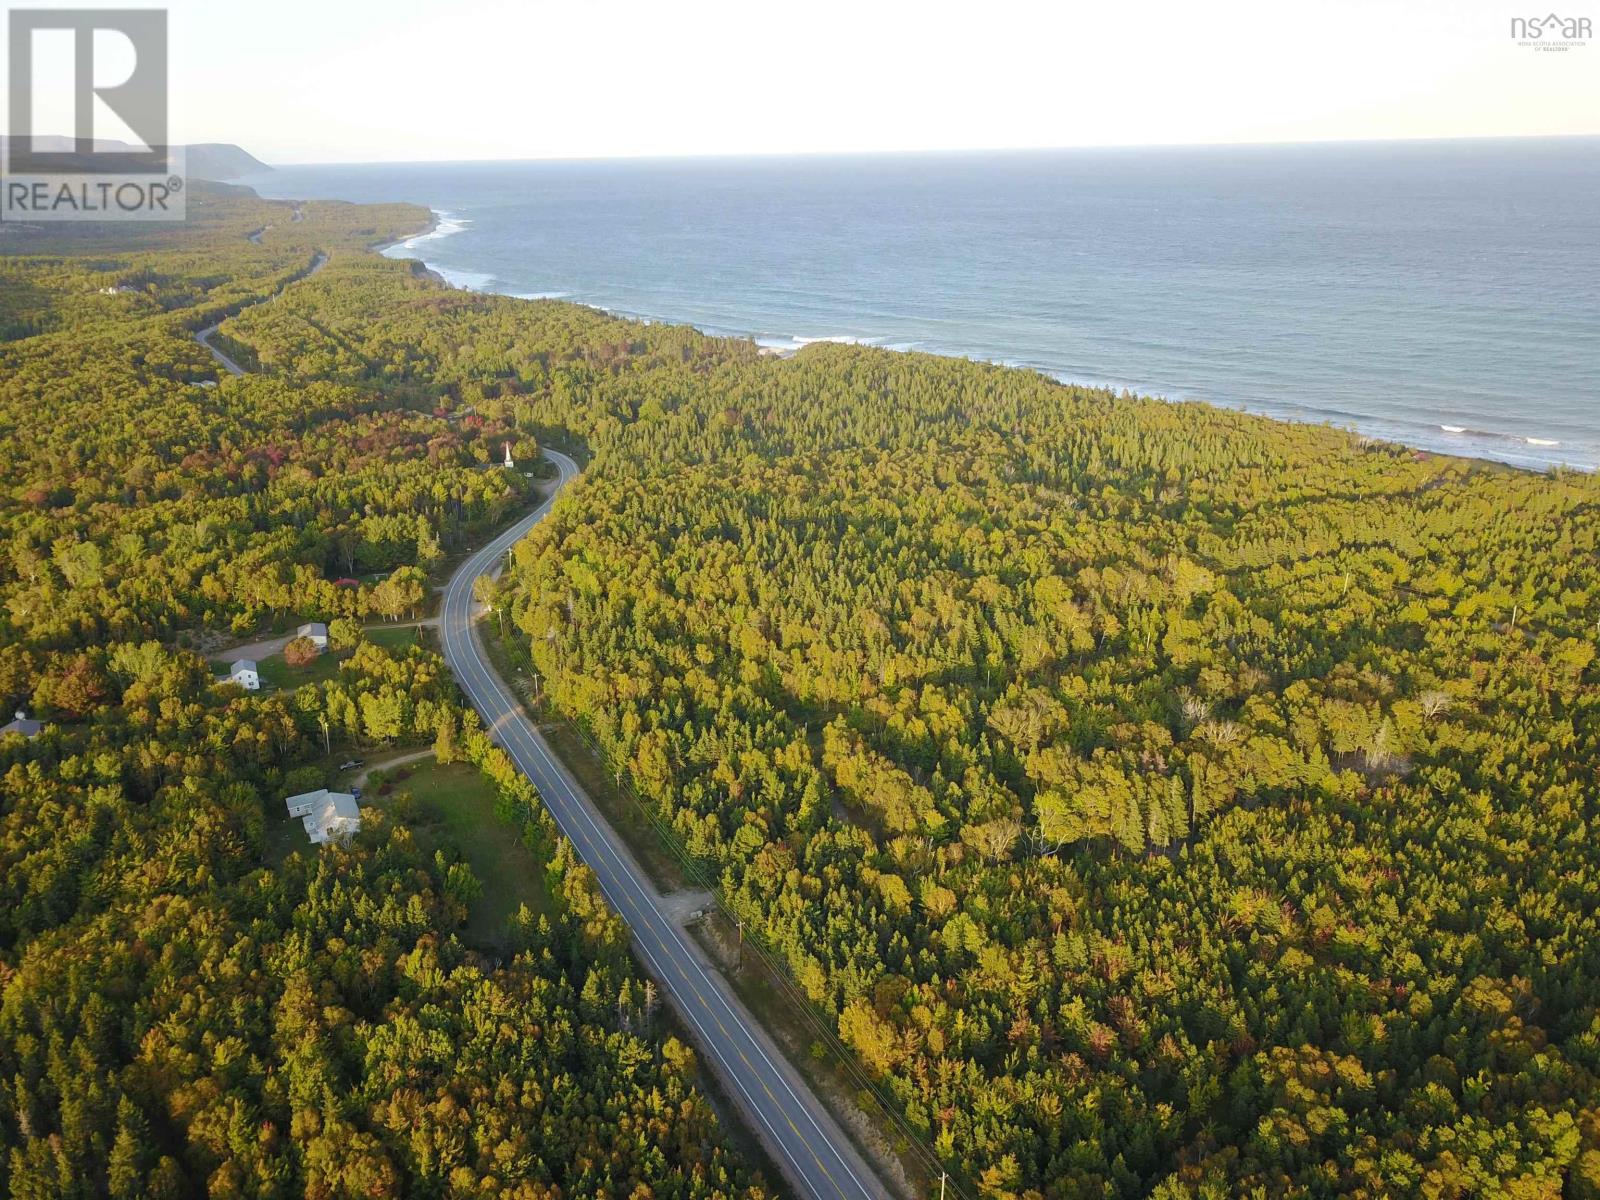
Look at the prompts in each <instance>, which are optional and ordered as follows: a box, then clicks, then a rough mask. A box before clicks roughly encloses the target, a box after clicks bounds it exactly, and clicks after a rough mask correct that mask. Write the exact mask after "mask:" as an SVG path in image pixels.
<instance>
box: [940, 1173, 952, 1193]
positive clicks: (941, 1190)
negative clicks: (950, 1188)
mask: <svg viewBox="0 0 1600 1200" xmlns="http://www.w3.org/2000/svg"><path fill="white" fill-rule="evenodd" d="M949 1178H950V1176H949V1173H948V1172H945V1171H940V1172H939V1200H944V1181H945V1180H946V1179H949Z"/></svg>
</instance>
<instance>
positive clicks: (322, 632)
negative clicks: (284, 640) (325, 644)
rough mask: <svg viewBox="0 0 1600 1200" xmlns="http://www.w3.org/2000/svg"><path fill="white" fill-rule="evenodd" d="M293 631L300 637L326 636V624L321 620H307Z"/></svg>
mask: <svg viewBox="0 0 1600 1200" xmlns="http://www.w3.org/2000/svg"><path fill="white" fill-rule="evenodd" d="M295 632H296V633H298V634H299V635H300V636H301V637H327V636H328V626H327V624H326V623H325V622H323V621H307V622H306V623H305V624H304V625H302V626H300V628H299V629H297V630H295Z"/></svg>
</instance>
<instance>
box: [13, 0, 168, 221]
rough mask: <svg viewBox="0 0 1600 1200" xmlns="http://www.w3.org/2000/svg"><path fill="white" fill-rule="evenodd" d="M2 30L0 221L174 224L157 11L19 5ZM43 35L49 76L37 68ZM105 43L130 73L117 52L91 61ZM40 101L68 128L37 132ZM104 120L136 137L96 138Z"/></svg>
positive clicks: (161, 13) (161, 14) (161, 20)
mask: <svg viewBox="0 0 1600 1200" xmlns="http://www.w3.org/2000/svg"><path fill="white" fill-rule="evenodd" d="M8 32H9V35H10V39H9V53H8V56H7V66H8V68H9V69H8V74H7V83H6V87H7V100H8V102H9V107H10V120H9V123H8V124H9V128H8V130H7V133H8V135H9V136H8V137H7V138H6V143H5V155H4V179H3V182H0V220H12V221H108V220H144V221H151V220H155V221H161V220H166V221H172V220H182V219H183V216H184V206H183V189H184V180H183V162H182V154H181V151H175V149H174V148H173V147H172V146H170V145H169V144H168V142H167V14H166V11H165V10H163V9H109V8H75V9H37V8H20V9H13V10H12V11H11V14H10V24H9V30H8ZM41 35H42V36H41ZM47 38H49V39H53V40H52V41H51V42H50V43H49V47H50V48H51V49H54V50H55V51H57V53H56V54H55V56H54V57H53V58H52V59H51V60H50V61H51V65H52V66H53V67H54V68H55V70H54V71H46V70H42V69H40V68H39V62H38V60H39V58H40V57H41V55H40V47H41V46H42V45H45V44H46V39H47ZM119 40H120V41H121V42H122V43H124V44H123V45H120V46H119V45H116V42H117V41H119ZM108 46H113V47H114V48H115V49H117V50H119V51H125V50H128V49H131V51H132V68H131V70H129V69H128V68H127V66H126V60H127V59H128V55H127V53H125V52H124V53H119V54H117V55H115V61H112V62H109V63H108V62H106V61H104V60H105V59H107V58H112V56H111V55H107V54H101V55H97V53H96V52H97V50H102V51H103V50H105V49H106V48H107V47H108ZM97 58H98V59H99V60H100V61H97ZM108 75H109V76H110V77H109V78H108V77H107V76H108ZM40 99H43V100H44V101H45V105H44V107H46V108H48V109H49V110H50V111H51V113H52V114H55V113H57V112H59V111H61V110H63V109H65V110H67V111H70V113H71V126H72V127H71V129H70V130H62V131H60V133H57V131H55V130H41V129H39V128H37V127H36V118H37V117H38V115H39V114H38V113H37V112H36V108H35V105H36V103H37V102H38V101H39V100H40ZM106 114H109V115H110V116H112V117H115V118H116V119H117V120H118V121H120V122H121V129H119V130H117V132H119V133H120V132H124V131H126V132H127V133H131V134H132V136H133V138H134V139H135V140H134V141H133V142H132V143H130V142H126V141H115V140H109V139H105V138H102V137H99V136H97V129H96V126H97V123H99V122H101V121H103V120H104V116H105V115H106ZM48 119H54V120H57V121H59V120H61V118H60V117H58V116H52V117H51V118H48ZM62 134H66V135H67V136H61V135H62Z"/></svg>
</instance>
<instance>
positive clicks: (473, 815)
mask: <svg viewBox="0 0 1600 1200" xmlns="http://www.w3.org/2000/svg"><path fill="white" fill-rule="evenodd" d="M386 788H387V789H388V790H387V791H385V789H386ZM494 801H495V787H494V784H492V783H490V782H489V780H488V779H487V778H486V777H485V776H484V774H483V773H482V772H481V771H479V770H478V769H477V768H476V767H474V766H471V765H470V764H468V763H451V764H449V765H448V766H440V765H439V764H438V763H436V762H432V761H424V762H418V763H408V764H406V765H405V766H402V767H398V768H396V769H395V770H394V771H393V772H375V773H374V774H373V776H372V777H371V778H370V779H369V780H368V781H367V787H366V790H365V791H364V792H363V794H362V797H361V803H362V804H364V805H366V804H370V805H373V806H374V807H378V808H384V809H387V810H388V811H389V813H390V814H391V815H392V816H393V817H394V819H395V820H397V821H402V822H404V823H405V824H406V825H407V826H408V827H409V828H410V829H411V830H412V832H413V833H415V834H416V836H417V839H418V841H419V843H420V844H421V846H422V848H423V849H424V850H425V851H427V852H428V853H429V854H430V855H431V854H432V852H433V850H434V849H436V848H441V847H453V848H454V849H456V850H458V851H460V853H461V856H462V857H463V858H465V859H466V860H467V862H468V864H470V865H471V867H472V873H473V874H474V875H476V876H477V877H478V881H479V882H480V883H481V884H483V894H482V895H481V896H479V897H478V899H477V900H475V901H474V902H473V904H472V911H471V915H470V916H469V918H468V920H467V928H466V933H465V937H466V940H467V941H468V942H470V943H471V944H473V945H475V946H480V947H485V948H497V947H499V945H500V944H501V941H502V935H503V933H504V930H505V926H506V922H507V921H508V920H509V919H510V918H511V916H512V914H513V913H515V912H516V911H517V906H518V905H521V904H526V905H527V906H528V908H529V909H531V910H532V911H533V912H536V913H538V912H549V911H550V896H549V893H548V892H546V891H545V884H544V863H543V862H541V861H540V860H539V859H538V858H537V857H536V856H535V855H534V853H533V851H531V850H529V849H528V848H527V847H526V846H525V845H523V844H522V840H521V838H520V837H518V836H517V835H516V833H514V832H513V830H512V828H511V826H509V825H508V824H506V823H505V822H504V821H502V820H500V818H499V817H497V816H495V811H494Z"/></svg>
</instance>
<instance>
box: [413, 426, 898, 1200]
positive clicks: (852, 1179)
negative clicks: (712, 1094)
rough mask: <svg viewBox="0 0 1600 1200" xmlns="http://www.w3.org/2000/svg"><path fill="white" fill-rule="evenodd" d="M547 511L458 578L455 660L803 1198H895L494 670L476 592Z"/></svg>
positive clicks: (447, 628) (450, 602) (446, 613)
mask: <svg viewBox="0 0 1600 1200" xmlns="http://www.w3.org/2000/svg"><path fill="white" fill-rule="evenodd" d="M545 453H546V454H547V455H548V456H549V458H550V459H551V460H552V461H553V462H554V463H555V465H556V467H557V468H558V469H559V471H560V479H559V481H558V483H557V487H556V491H557V492H559V490H560V489H561V488H562V487H565V486H566V484H567V483H568V481H570V480H571V479H573V478H574V477H575V476H576V475H577V473H578V467H577V464H576V463H574V462H573V461H572V460H571V459H570V458H568V457H566V455H564V454H557V453H556V452H554V451H550V450H547V451H546V452H545ZM554 499H555V493H554V492H553V493H552V494H551V497H550V499H549V500H546V501H545V502H544V503H543V504H541V505H540V506H539V507H538V508H537V509H535V510H534V511H533V512H532V513H530V514H529V515H528V516H526V517H524V518H523V519H522V520H520V521H518V522H517V523H516V524H515V525H514V526H512V527H511V528H510V529H507V530H506V531H505V532H504V533H502V534H500V535H499V536H498V537H496V538H495V539H494V540H492V541H491V542H490V543H489V544H488V545H486V546H484V547H483V548H482V549H481V550H479V551H478V552H477V553H476V554H474V555H472V557H470V558H469V559H468V560H467V561H466V562H465V563H463V564H462V566H461V567H460V568H459V569H458V570H457V571H456V573H455V575H454V576H452V577H451V580H450V586H449V588H448V589H447V590H446V592H445V598H444V607H443V610H442V613H441V616H440V623H439V628H440V641H441V643H442V645H443V648H444V656H445V659H446V660H447V661H448V662H449V664H450V668H451V670H452V671H454V672H455V676H456V680H457V681H458V682H459V683H460V684H461V688H462V690H463V691H465V692H466V694H467V697H468V698H469V699H470V700H471V701H472V703H473V705H474V706H476V708H477V709H478V711H479V712H480V713H481V714H482V715H483V718H484V723H485V726H486V728H487V729H488V730H489V731H490V734H491V736H493V737H494V739H495V740H496V741H497V742H499V743H500V745H502V746H504V747H505V749H506V751H507V752H508V753H509V754H510V755H511V757H512V758H513V759H514V760H515V761H516V763H517V765H518V766H519V767H520V768H522V770H523V771H524V772H525V773H526V774H527V776H528V778H530V779H531V780H533V782H534V785H535V786H536V787H538V789H539V794H540V795H541V796H543V797H544V802H545V803H546V804H547V805H548V806H549V808H550V811H551V813H552V814H554V816H555V819H556V822H557V824H559V825H560V826H561V830H562V832H563V833H565V834H566V835H567V837H568V838H569V839H571V841H572V843H573V845H574V846H575V847H576V848H577V851H578V854H579V855H580V856H581V857H582V859H583V861H584V862H585V863H587V864H588V865H589V867H590V869H591V870H593V871H594V873H595V875H596V876H598V878H599V880H600V886H601V888H602V889H603V890H604V892H605V895H606V899H607V900H608V901H610V903H611V905H612V907H613V908H615V909H616V910H617V912H618V913H620V914H621V916H622V919H623V920H624V921H626V922H627V923H628V928H629V929H631V930H632V931H633V937H634V942H635V944H636V945H637V946H638V948H639V951H640V953H641V954H642V955H643V956H644V960H645V963H646V964H647V966H648V967H649V970H650V974H651V975H653V976H655V978H656V980H657V981H658V982H659V983H661V985H662V986H663V987H664V988H665V989H666V993H667V996H668V998H669V999H670V1000H671V1001H672V1003H673V1006H674V1007H675V1008H676V1009H677V1010H678V1012H679V1014H680V1015H681V1016H682V1017H683V1019H684V1023H685V1024H686V1025H687V1027H688V1028H689V1030H690V1031H691V1033H692V1035H693V1037H694V1040H695V1042H696V1043H697V1044H698V1046H699V1048H700V1052H701V1053H702V1054H703V1055H705V1056H706V1057H707V1059H708V1060H709V1062H710V1064H711V1066H712V1067H713V1068H714V1069H715V1070H716V1072H717V1074H718V1075H719V1076H720V1077H721V1079H722V1082H723V1084H724V1086H725V1087H726V1088H727V1089H728V1092H729V1094H730V1095H731V1096H732V1097H733V1099H734V1101H735V1102H736V1103H737V1104H738V1105H739V1107H740V1109H742V1110H743V1112H744V1115H745V1117H746V1118H747V1119H748V1120H749V1122H750V1124H751V1126H752V1128H754V1129H755V1131H756V1133H757V1134H758V1135H759V1136H760V1138H761V1141H762V1143H763V1144H764V1145H765V1146H766V1148H767V1152H768V1153H769V1154H771V1155H772V1158H773V1161H774V1162H776V1163H777V1164H778V1166H779V1168H780V1169H781V1170H782V1171H783V1173H784V1175H785V1177H786V1178H787V1179H788V1180H789V1183H790V1184H791V1185H792V1186H793V1188H794V1189H795V1191H796V1192H797V1193H798V1194H799V1195H801V1196H804V1197H815V1198H817V1200H824V1198H825V1200H835V1198H839V1197H843V1198H844V1200H863V1198H873V1200H878V1198H883V1197H887V1196H888V1194H889V1193H888V1192H887V1190H886V1189H885V1188H884V1187H883V1185H882V1184H881V1183H880V1182H879V1181H878V1179H877V1178H876V1176H874V1175H873V1174H872V1172H871V1170H870V1169H869V1168H868V1167H867V1165H866V1163H865V1162H864V1161H863V1160H862V1158H861V1156H860V1154H859V1153H858V1152H857V1151H856V1149H855V1147H854V1146H853V1145H851V1143H850V1141H849V1139H848V1138H847V1137H846V1136H845V1134H844V1132H843V1131H842V1130H841V1129H840V1128H839V1126H838V1125H837V1123H835V1122H834V1120H833V1119H832V1118H831V1117H830V1116H829V1115H828V1113H827V1110H826V1109H824V1108H823V1107H822V1105H821V1104H820V1103H819V1102H818V1101H817V1099H816V1097H815V1096H814V1095H813V1094H812V1093H811V1091H810V1089H809V1088H808V1087H807V1086H806V1084H805V1082H804V1081H803V1079H802V1078H801V1077H800V1075H799V1074H798V1073H797V1072H796V1071H795V1069H794V1068H793V1067H792V1066H791V1065H790V1064H789V1063H788V1062H787V1061H786V1060H785V1059H784V1057H783V1055H782V1053H781V1052H780V1051H779V1050H778V1048H777V1047H776V1046H775V1045H774V1044H773V1041H772V1039H771V1038H770V1037H768V1036H767V1034H766V1032H765V1031H764V1030H763V1029H761V1028H760V1026H759V1025H757V1024H756V1021H755V1019H754V1018H753V1017H752V1016H751V1015H750V1014H749V1012H748V1011H747V1010H746V1009H745V1008H744V1005H743V1004H742V1003H741V1002H740V1001H739V1000H738V999H737V998H736V997H735V996H734V994H733V992H732V990H731V989H730V988H729V986H728V984H727V982H726V980H724V979H723V977H722V976H721V975H720V974H718V973H717V971H716V970H715V969H714V968H713V967H711V965H710V964H709V962H708V961H707V959H706V956H705V954H704V952H703V951H702V950H701V949H700V947H699V946H698V945H697V944H696V943H695V942H694V941H693V940H692V939H691V938H689V936H688V935H687V934H685V933H684V931H683V930H682V929H680V928H679V927H678V926H677V925H676V924H674V923H673V922H672V921H671V920H670V919H669V918H668V917H667V916H665V915H664V914H663V911H662V902H661V897H660V895H659V893H657V891H656V890H655V887H654V886H653V885H652V884H651V882H650V879H649V877H648V876H646V875H645V873H644V872H643V870H641V869H640V867H639V864H638V863H637V862H636V861H634V858H633V856H632V854H631V853H630V852H629V851H628V849H627V847H626V846H624V845H623V843H622V842H621V840H620V839H619V838H618V837H617V835H616V833H614V832H613V831H612V829H611V827H610V826H609V825H607V824H606V822H605V819H604V818H603V817H602V816H601V815H600V813H599V811H598V810H597V809H596V808H595V806H594V804H593V802H592V801H590V799H589V797H588V796H587V795H585V794H584V792H583V790H582V788H581V787H580V786H579V785H578V782H577V781H576V780H575V779H574V778H573V777H572V776H571V774H570V773H568V771H567V769H566V768H565V767H564V766H563V765H562V764H561V762H560V761H559V760H558V759H557V758H556V756H555V754H554V753H553V752H552V751H551V750H550V747H549V746H548V745H547V744H546V743H545V740H544V739H543V738H542V737H541V736H540V735H539V731H538V730H537V729H536V728H535V727H534V725H533V722H532V721H530V720H529V719H528V717H527V714H526V713H525V712H524V711H523V709H522V707H521V705H520V704H519V703H518V702H517V700H516V699H515V698H514V697H513V695H512V694H511V691H510V689H509V688H507V687H506V685H505V684H504V682H502V681H501V679H500V678H499V676H498V675H497V674H496V673H495V671H494V668H493V667H491V666H490V665H489V662H488V660H487V659H486V658H485V656H484V653H483V646H482V644H481V642H480V641H479V639H478V632H477V627H476V625H475V624H474V618H475V617H476V615H477V613H476V610H477V607H478V606H477V602H476V601H475V600H474V599H473V595H472V584H473V581H474V580H475V579H477V577H478V576H480V575H486V574H492V573H494V572H495V571H497V570H498V569H499V568H500V566H501V565H502V563H503V560H504V558H505V555H506V551H507V550H509V549H510V548H511V547H512V546H513V545H514V544H515V543H516V542H517V541H519V540H520V539H521V538H522V537H523V536H524V535H526V534H527V532H528V530H529V529H531V528H532V527H533V526H534V525H535V524H536V523H537V522H538V521H539V520H540V519H541V518H542V517H543V516H544V515H545V513H547V512H548V511H549V509H550V505H551V503H552V502H553V501H554Z"/></svg>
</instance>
